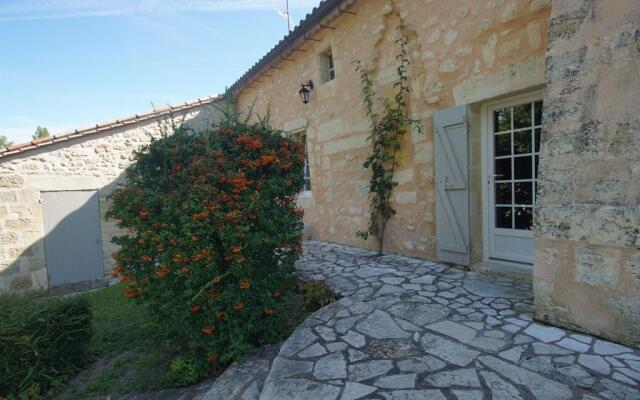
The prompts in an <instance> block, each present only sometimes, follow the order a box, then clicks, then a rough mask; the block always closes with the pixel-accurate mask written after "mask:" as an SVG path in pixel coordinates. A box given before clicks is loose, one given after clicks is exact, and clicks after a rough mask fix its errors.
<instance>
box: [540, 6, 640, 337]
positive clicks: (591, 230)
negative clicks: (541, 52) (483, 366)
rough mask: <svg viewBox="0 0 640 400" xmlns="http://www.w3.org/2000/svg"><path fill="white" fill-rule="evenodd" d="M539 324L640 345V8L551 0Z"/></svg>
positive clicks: (541, 180) (541, 187)
mask: <svg viewBox="0 0 640 400" xmlns="http://www.w3.org/2000/svg"><path fill="white" fill-rule="evenodd" d="M545 80H546V88H545V99H544V120H545V122H544V123H545V126H544V133H543V139H542V140H543V143H542V152H541V161H540V170H541V179H540V181H539V182H540V193H539V197H538V199H539V203H538V205H539V207H538V210H537V214H536V224H535V248H536V253H535V268H534V281H535V282H534V290H535V307H536V311H535V314H536V317H537V318H538V319H540V320H543V321H546V322H550V323H553V324H558V325H562V326H566V327H569V328H574V329H579V330H585V331H588V332H590V333H593V334H596V335H599V336H603V337H606V338H609V339H612V340H617V341H621V342H624V343H627V344H631V345H636V346H638V345H640V249H639V248H638V247H639V246H640V183H639V182H640V97H639V96H640V6H639V5H638V2H637V0H610V1H595V0H573V1H568V0H554V1H553V9H552V17H551V26H550V33H549V48H548V55H547V65H546V76H545Z"/></svg>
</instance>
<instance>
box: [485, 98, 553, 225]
mask: <svg viewBox="0 0 640 400" xmlns="http://www.w3.org/2000/svg"><path fill="white" fill-rule="evenodd" d="M492 117H493V123H494V125H493V127H494V131H493V145H494V148H493V154H494V157H495V158H494V160H493V162H494V171H493V173H494V178H495V179H494V180H493V182H494V187H493V195H494V196H493V197H494V198H493V200H494V204H493V209H494V211H495V226H496V228H501V229H519V230H530V229H531V226H532V223H533V207H534V206H535V203H536V194H535V190H536V186H537V182H536V179H537V177H538V153H539V152H540V142H541V140H540V134H541V127H540V126H541V124H542V101H537V102H530V103H525V104H519V105H516V106H513V107H503V108H500V109H498V110H495V111H494V112H493V116H492Z"/></svg>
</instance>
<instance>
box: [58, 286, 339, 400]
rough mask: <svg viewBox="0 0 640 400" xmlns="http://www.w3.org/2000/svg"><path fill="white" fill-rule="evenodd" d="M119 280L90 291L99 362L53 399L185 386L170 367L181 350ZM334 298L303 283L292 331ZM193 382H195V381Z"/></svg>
mask: <svg viewBox="0 0 640 400" xmlns="http://www.w3.org/2000/svg"><path fill="white" fill-rule="evenodd" d="M124 288H125V286H124V285H122V284H119V285H115V286H111V287H107V288H104V289H99V290H95V291H92V292H88V293H85V294H81V295H80V296H86V297H87V298H88V299H89V301H90V302H91V305H92V308H93V313H94V317H93V328H94V337H93V340H92V342H91V346H90V350H91V353H92V355H93V357H94V359H95V362H94V363H93V364H92V365H91V366H90V367H89V368H87V369H85V370H84V371H82V372H80V373H79V374H78V375H77V376H76V377H75V378H73V379H72V380H71V381H70V382H69V383H68V384H67V385H66V386H65V388H64V389H63V390H62V391H61V392H60V394H58V395H57V396H56V397H55V398H56V399H61V400H66V399H86V398H91V397H97V396H105V395H118V394H125V393H140V392H148V391H155V390H161V389H167V388H172V387H178V386H182V385H181V383H180V382H178V381H176V379H175V378H174V377H173V376H172V375H171V373H170V372H169V371H170V369H169V366H170V364H171V361H172V360H173V359H174V358H175V357H176V356H178V355H179V354H178V349H176V347H175V346H172V345H171V343H169V342H168V341H167V340H165V339H164V337H163V336H162V333H161V332H162V331H161V330H160V329H159V328H158V327H157V326H156V324H155V323H154V322H153V320H152V319H151V318H150V316H149V314H148V312H147V310H146V309H145V308H144V307H142V306H140V305H138V304H136V303H135V302H134V301H131V300H129V299H128V298H126V297H125V296H124V295H123V294H122V291H123V289H124ZM332 300H333V294H332V293H331V292H329V291H328V290H327V289H326V287H325V286H324V285H323V284H317V283H313V282H310V283H300V284H299V285H298V290H297V291H296V294H295V295H294V296H292V297H291V304H290V305H289V307H288V309H289V310H291V318H290V320H289V321H290V322H289V326H288V327H286V328H287V329H286V331H287V332H288V333H290V332H291V331H293V329H295V327H296V326H298V324H299V323H300V322H302V321H303V320H304V319H305V318H306V317H307V316H308V315H309V314H310V313H311V312H312V311H314V310H316V309H318V308H320V307H321V306H323V305H325V304H327V303H328V302H330V301H332ZM193 383H195V382H193Z"/></svg>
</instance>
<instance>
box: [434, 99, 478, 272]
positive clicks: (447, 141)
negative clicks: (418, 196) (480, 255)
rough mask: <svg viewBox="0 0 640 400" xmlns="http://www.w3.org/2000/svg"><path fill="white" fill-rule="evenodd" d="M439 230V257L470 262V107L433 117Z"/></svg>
mask: <svg viewBox="0 0 640 400" xmlns="http://www.w3.org/2000/svg"><path fill="white" fill-rule="evenodd" d="M433 125H434V144H435V173H436V232H437V253H438V254H437V256H438V259H439V260H442V261H449V262H453V263H458V264H464V265H468V264H469V260H470V257H469V165H468V154H467V153H468V148H467V146H468V129H467V107H466V106H458V107H454V108H450V109H447V110H442V111H437V112H436V113H435V114H434V117H433Z"/></svg>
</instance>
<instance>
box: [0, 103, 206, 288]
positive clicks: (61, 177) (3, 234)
mask: <svg viewBox="0 0 640 400" xmlns="http://www.w3.org/2000/svg"><path fill="white" fill-rule="evenodd" d="M217 113H218V111H217V110H216V109H214V108H213V106H212V105H202V106H194V107H190V108H188V109H185V110H184V111H181V112H179V113H176V114H174V115H173V117H174V118H175V121H181V120H182V118H183V117H184V121H185V123H187V124H188V125H190V126H194V127H197V126H202V125H203V124H206V123H209V122H212V121H213V120H214V119H215V118H216V117H217ZM168 122H169V121H168V117H163V119H162V120H160V121H159V120H157V119H156V118H149V119H147V120H145V121H143V122H138V123H131V124H128V125H126V126H121V127H117V128H112V129H109V130H104V131H102V132H99V133H93V134H90V135H87V136H83V137H79V138H77V139H71V140H69V141H64V142H60V143H57V144H55V143H54V144H48V145H45V146H42V147H40V148H36V149H32V150H27V151H25V152H24V153H18V154H15V155H10V156H6V157H3V158H0V291H3V290H13V289H28V288H45V287H47V271H46V267H45V252H44V241H43V239H44V238H43V235H44V225H43V216H42V204H41V192H42V191H49V190H97V191H98V195H99V199H100V213H101V214H102V216H103V215H104V212H105V211H106V209H107V196H108V195H109V193H111V191H112V190H113V188H114V187H115V186H116V184H117V183H118V182H119V181H120V180H121V177H122V173H123V171H124V169H125V168H126V167H127V166H128V165H129V164H130V163H131V161H132V156H133V151H134V150H136V149H138V148H140V147H141V146H143V145H145V144H147V143H149V141H150V138H151V137H153V136H156V137H157V136H159V135H160V127H161V125H165V127H166V125H167V123H168ZM101 228H102V250H103V251H102V252H103V258H104V266H105V273H107V272H109V271H110V270H111V266H112V259H111V254H112V252H113V250H114V248H113V244H112V243H111V237H112V236H113V235H114V234H115V233H117V228H116V227H115V224H114V223H113V222H112V221H105V220H104V218H102V222H101Z"/></svg>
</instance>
